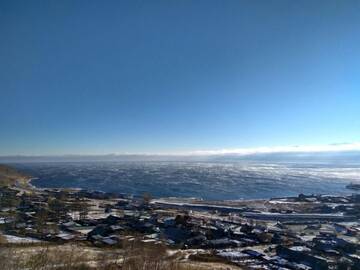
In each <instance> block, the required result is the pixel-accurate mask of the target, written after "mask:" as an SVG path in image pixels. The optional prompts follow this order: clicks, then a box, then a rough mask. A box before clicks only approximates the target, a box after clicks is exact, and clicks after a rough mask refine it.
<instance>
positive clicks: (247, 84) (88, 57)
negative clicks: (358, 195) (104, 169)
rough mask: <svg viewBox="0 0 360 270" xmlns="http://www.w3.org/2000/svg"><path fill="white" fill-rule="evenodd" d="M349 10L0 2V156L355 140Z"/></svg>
mask: <svg viewBox="0 0 360 270" xmlns="http://www.w3.org/2000/svg"><path fill="white" fill-rule="evenodd" d="M359 13H360V2H359V1H350V0H349V1H320V0H319V1H281V0H278V1H269V0H266V1H265V0H263V1H260V0H258V1H253V0H252V1H230V0H229V1H220V0H217V1H212V0H204V1H201V0H199V1H186V0H185V1H168V0H166V1H165V0H164V1H91V0H86V1H85V0H84V1H80V0H71V1H70V0H69V1H66V0H64V1H11V0H8V1H5V0H2V1H0V37H1V42H0V94H1V95H0V97H1V98H0V125H1V129H0V155H14V154H28V155H33V154H34V155H41V154H69V153H73V154H103V153H144V152H146V153H148V152H149V153H161V152H166V153H175V152H184V151H185V152H186V151H196V150H215V149H232V148H252V147H260V146H261V147H263V146H265V147H272V146H292V145H327V144H332V143H344V142H346V143H352V142H358V141H360V74H359V73H360V16H359Z"/></svg>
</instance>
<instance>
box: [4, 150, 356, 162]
mask: <svg viewBox="0 0 360 270" xmlns="http://www.w3.org/2000/svg"><path fill="white" fill-rule="evenodd" d="M127 161H129V162H131V161H134V162H135V161H143V162H146V161H149V162H151V161H180V162H181V161H183V162H237V161H243V162H300V163H302V162H306V163H308V162H314V163H317V162H326V163H329V162H330V163H332V162H336V163H339V162H347V163H360V151H341V152H289V153H287V152H279V153H276V152H274V153H252V154H213V155H211V154H203V155H199V154H194V155H161V154H159V155H155V154H147V155H145V154H144V155H142V154H108V155H58V156H25V155H24V156H22V155H18V156H0V162H1V163H27V162H127Z"/></svg>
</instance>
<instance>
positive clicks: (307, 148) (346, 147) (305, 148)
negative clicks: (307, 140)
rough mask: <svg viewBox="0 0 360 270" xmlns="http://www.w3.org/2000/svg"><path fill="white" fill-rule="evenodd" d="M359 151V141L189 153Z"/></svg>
mask: <svg viewBox="0 0 360 270" xmlns="http://www.w3.org/2000/svg"><path fill="white" fill-rule="evenodd" d="M347 151H360V142H356V143H343V144H329V145H301V146H273V147H255V148H234V149H219V150H199V151H192V152H189V153H187V154H189V155H200V156H202V155H229V154H233V155H242V156H246V155H253V154H271V153H326V152H347Z"/></svg>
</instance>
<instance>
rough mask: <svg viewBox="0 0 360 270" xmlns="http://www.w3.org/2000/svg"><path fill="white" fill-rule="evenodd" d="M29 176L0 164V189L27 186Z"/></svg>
mask: <svg viewBox="0 0 360 270" xmlns="http://www.w3.org/2000/svg"><path fill="white" fill-rule="evenodd" d="M28 179H29V177H28V176H26V175H24V174H22V173H20V172H18V171H17V170H16V169H14V168H12V167H10V166H7V165H2V164H0V187H1V186H14V185H20V186H26V185H27V180H28Z"/></svg>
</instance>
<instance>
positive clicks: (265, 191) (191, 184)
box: [17, 162, 360, 200]
mask: <svg viewBox="0 0 360 270" xmlns="http://www.w3.org/2000/svg"><path fill="white" fill-rule="evenodd" d="M17 167H18V168H20V169H22V170H24V171H26V172H27V173H29V174H31V175H33V176H34V177H37V179H34V180H33V181H32V184H34V185H35V186H37V187H76V188H83V189H88V190H101V191H106V192H116V193H125V194H134V195H141V194H143V193H144V192H149V193H151V194H152V196H154V197H170V196H175V197H197V198H203V199H211V200H236V199H260V198H272V197H282V196H297V195H298V194H299V193H305V194H351V193H354V192H355V191H352V190H349V189H346V185H347V184H349V183H350V182H354V183H360V165H359V164H355V165H354V164H342V165H331V164H309V163H297V164H295V163H288V164H286V163H277V164H271V163H239V162H231V163H222V162H88V163H82V162H76V163H65V162H64V163H60V162H58V163H32V164H29V163H28V164H18V165H17Z"/></svg>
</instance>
